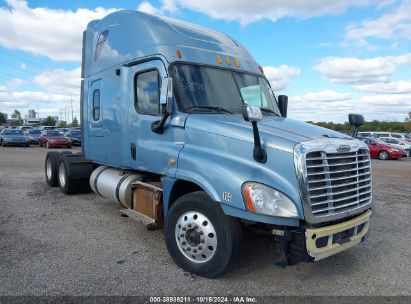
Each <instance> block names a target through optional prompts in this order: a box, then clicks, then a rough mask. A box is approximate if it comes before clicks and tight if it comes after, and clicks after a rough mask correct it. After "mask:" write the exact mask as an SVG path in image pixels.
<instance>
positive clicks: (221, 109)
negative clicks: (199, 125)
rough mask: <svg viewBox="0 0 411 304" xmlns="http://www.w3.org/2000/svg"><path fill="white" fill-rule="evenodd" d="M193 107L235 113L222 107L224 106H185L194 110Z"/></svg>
mask: <svg viewBox="0 0 411 304" xmlns="http://www.w3.org/2000/svg"><path fill="white" fill-rule="evenodd" d="M192 109H206V110H215V111H217V112H225V113H230V114H233V112H231V111H229V110H227V109H225V108H222V107H213V106H192V107H188V108H185V110H192Z"/></svg>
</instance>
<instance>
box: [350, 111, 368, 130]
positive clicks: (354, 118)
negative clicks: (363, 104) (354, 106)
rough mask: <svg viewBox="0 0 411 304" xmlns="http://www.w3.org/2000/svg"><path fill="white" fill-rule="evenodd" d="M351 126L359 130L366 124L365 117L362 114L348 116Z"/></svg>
mask: <svg viewBox="0 0 411 304" xmlns="http://www.w3.org/2000/svg"><path fill="white" fill-rule="evenodd" d="M348 121H349V122H350V125H352V126H354V127H356V128H359V127H361V126H362V125H363V124H364V116H362V115H360V114H348Z"/></svg>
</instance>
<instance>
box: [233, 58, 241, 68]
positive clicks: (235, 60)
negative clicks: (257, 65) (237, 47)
mask: <svg viewBox="0 0 411 304" xmlns="http://www.w3.org/2000/svg"><path fill="white" fill-rule="evenodd" d="M234 64H235V65H236V67H237V68H239V67H240V63H239V62H238V60H237V59H234Z"/></svg>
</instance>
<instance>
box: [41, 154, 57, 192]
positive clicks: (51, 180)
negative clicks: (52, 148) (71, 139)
mask: <svg viewBox="0 0 411 304" xmlns="http://www.w3.org/2000/svg"><path fill="white" fill-rule="evenodd" d="M59 158H60V153H58V152H48V153H47V155H46V162H45V164H44V171H45V174H46V181H47V184H48V185H49V186H50V187H56V186H57V185H58V183H57V166H58V161H59Z"/></svg>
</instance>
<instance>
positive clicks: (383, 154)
mask: <svg viewBox="0 0 411 304" xmlns="http://www.w3.org/2000/svg"><path fill="white" fill-rule="evenodd" d="M378 158H379V159H381V160H387V159H388V158H389V155H388V153H387V151H380V152H379V153H378Z"/></svg>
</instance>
